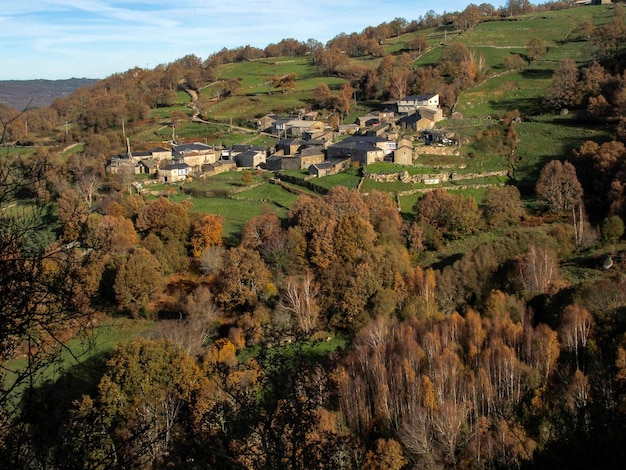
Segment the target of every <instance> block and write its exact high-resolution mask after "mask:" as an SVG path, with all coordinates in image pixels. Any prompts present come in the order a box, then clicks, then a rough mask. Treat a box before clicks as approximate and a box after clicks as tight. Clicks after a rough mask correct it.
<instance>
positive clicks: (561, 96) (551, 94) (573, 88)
mask: <svg viewBox="0 0 626 470" xmlns="http://www.w3.org/2000/svg"><path fill="white" fill-rule="evenodd" d="M578 75H579V72H578V67H577V66H576V62H574V60H573V59H563V60H562V61H561V62H560V63H559V66H558V67H557V68H556V70H555V71H554V76H553V78H552V85H551V86H550V89H549V90H548V92H547V96H546V99H547V101H548V103H549V104H550V105H551V106H552V107H553V108H555V109H561V108H567V107H571V106H577V105H579V104H580V94H579V92H578Z"/></svg>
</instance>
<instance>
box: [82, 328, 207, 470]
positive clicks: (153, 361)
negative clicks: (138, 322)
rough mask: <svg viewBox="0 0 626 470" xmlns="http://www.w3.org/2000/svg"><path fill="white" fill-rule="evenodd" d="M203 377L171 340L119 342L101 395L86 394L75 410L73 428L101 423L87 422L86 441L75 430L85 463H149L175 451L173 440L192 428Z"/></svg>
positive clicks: (103, 382) (158, 460)
mask: <svg viewBox="0 0 626 470" xmlns="http://www.w3.org/2000/svg"><path fill="white" fill-rule="evenodd" d="M203 383H204V381H203V378H202V377H201V375H200V370H199V368H198V366H197V365H196V364H195V362H194V361H193V359H192V358H191V357H190V356H189V355H187V354H186V353H184V352H183V351H181V349H180V348H179V347H178V346H176V345H175V344H173V343H170V342H167V341H164V340H146V339H134V340H132V341H131V342H128V343H122V344H120V345H119V346H118V347H117V348H116V349H115V351H114V352H113V356H112V357H111V359H110V360H109V361H108V363H107V370H106V372H105V374H104V376H103V377H102V379H101V380H100V383H99V385H98V396H97V400H95V401H94V400H92V399H91V398H89V397H85V398H83V401H82V403H80V404H79V406H78V408H77V409H75V410H74V412H73V418H72V421H73V423H74V429H75V431H76V430H78V428H79V426H80V424H81V421H83V420H93V421H96V422H97V423H99V424H100V426H98V427H91V428H87V435H88V436H89V439H87V443H86V445H85V443H84V442H82V440H83V439H84V436H81V434H80V433H74V434H73V435H71V438H73V439H74V442H73V444H74V446H75V447H74V448H75V449H76V450H79V451H80V452H81V453H82V454H83V455H82V456H81V457H82V459H81V460H82V461H81V464H82V465H85V464H90V465H92V466H93V467H94V468H96V467H101V466H104V467H117V466H121V467H128V468H131V467H132V468H138V467H151V466H154V465H155V464H157V463H158V462H161V461H162V460H163V459H164V458H165V457H166V456H168V455H169V454H171V453H175V452H176V450H175V445H176V444H175V443H176V442H177V441H178V440H180V441H181V442H184V440H185V437H184V436H185V433H186V432H189V431H190V429H189V420H190V418H191V416H190V411H191V409H192V408H193V407H194V399H195V396H196V395H197V394H198V392H199V391H200V388H201V387H202V386H203ZM93 421H92V422H93ZM103 434H104V435H103ZM90 444H91V445H90ZM169 458H172V457H171V456H170V457H169Z"/></svg>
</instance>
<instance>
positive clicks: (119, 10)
mask: <svg viewBox="0 0 626 470" xmlns="http://www.w3.org/2000/svg"><path fill="white" fill-rule="evenodd" d="M469 3H472V2H471V1H470V0H450V1H446V2H433V1H428V0H371V1H370V0H364V1H358V0H314V1H312V2H303V1H298V0H291V1H289V0H245V1H244V0H233V1H228V0H221V1H214V0H167V1H165V0H128V1H123V0H120V1H109V0H12V1H10V2H3V5H2V9H1V10H0V64H1V65H2V66H1V67H0V80H27V79H37V78H43V79H65V78H71V77H79V78H82V77H86V78H104V77H107V76H109V75H111V74H113V73H117V72H125V71H126V70H128V69H130V68H133V67H148V68H154V67H155V66H157V65H159V64H166V63H169V62H172V61H174V60H176V59H179V58H181V57H183V56H185V55H187V54H196V55H197V56H198V57H200V58H201V59H203V60H204V59H206V58H207V57H208V56H209V55H210V54H211V53H213V52H216V51H219V50H220V49H222V48H224V47H226V48H229V49H231V48H235V47H238V46H245V45H248V44H249V45H251V46H255V47H260V48H264V47H265V46H267V45H268V44H270V43H276V42H279V41H280V40H281V39H284V38H295V39H297V40H300V41H306V40H307V39H309V38H313V39H317V40H318V41H321V42H322V43H326V41H328V40H329V39H331V38H333V37H334V36H336V35H337V34H339V33H342V32H343V33H348V34H349V33H352V32H361V31H363V29H364V28H366V27H367V26H376V25H378V24H380V23H382V22H384V21H391V20H393V19H394V18H396V17H401V18H405V19H406V20H408V21H410V20H413V19H417V18H419V17H420V16H422V15H424V13H426V12H427V11H429V10H433V11H435V12H436V13H438V14H441V13H443V12H444V11H450V12H451V11H462V10H464V9H465V7H466V6H467V5H468V4H469ZM475 3H476V4H479V3H482V2H480V1H479V2H475ZM488 3H490V4H491V5H493V6H495V7H496V8H498V7H500V6H501V5H503V4H504V3H505V0H498V1H491V2H488Z"/></svg>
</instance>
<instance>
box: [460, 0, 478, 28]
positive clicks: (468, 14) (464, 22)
mask: <svg viewBox="0 0 626 470" xmlns="http://www.w3.org/2000/svg"><path fill="white" fill-rule="evenodd" d="M481 17H482V13H481V12H480V9H479V8H478V6H477V5H476V4H474V3H470V4H469V5H468V6H467V7H466V8H465V10H463V11H462V12H461V14H459V16H457V20H456V21H457V23H458V24H459V27H460V29H461V31H462V32H465V31H468V30H470V29H472V28H474V27H475V26H476V25H477V24H478V23H480V20H481Z"/></svg>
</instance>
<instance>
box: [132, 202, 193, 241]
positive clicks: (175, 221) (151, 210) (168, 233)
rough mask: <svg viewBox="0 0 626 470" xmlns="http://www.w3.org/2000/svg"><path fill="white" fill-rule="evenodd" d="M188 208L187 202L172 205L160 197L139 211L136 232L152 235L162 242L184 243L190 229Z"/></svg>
mask: <svg viewBox="0 0 626 470" xmlns="http://www.w3.org/2000/svg"><path fill="white" fill-rule="evenodd" d="M189 208H190V204H189V203H187V202H183V203H173V202H170V200H169V199H167V198H165V197H161V198H159V199H156V200H154V201H152V202H149V203H148V204H146V205H145V206H144V207H142V208H141V209H140V210H139V214H138V215H137V220H136V221H135V226H136V227H137V230H138V231H140V232H144V233H146V234H148V233H153V234H155V235H157V236H158V237H160V238H162V239H163V241H168V240H179V241H183V240H184V241H186V240H187V237H188V235H189V230H190V228H191V220H190V218H189Z"/></svg>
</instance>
